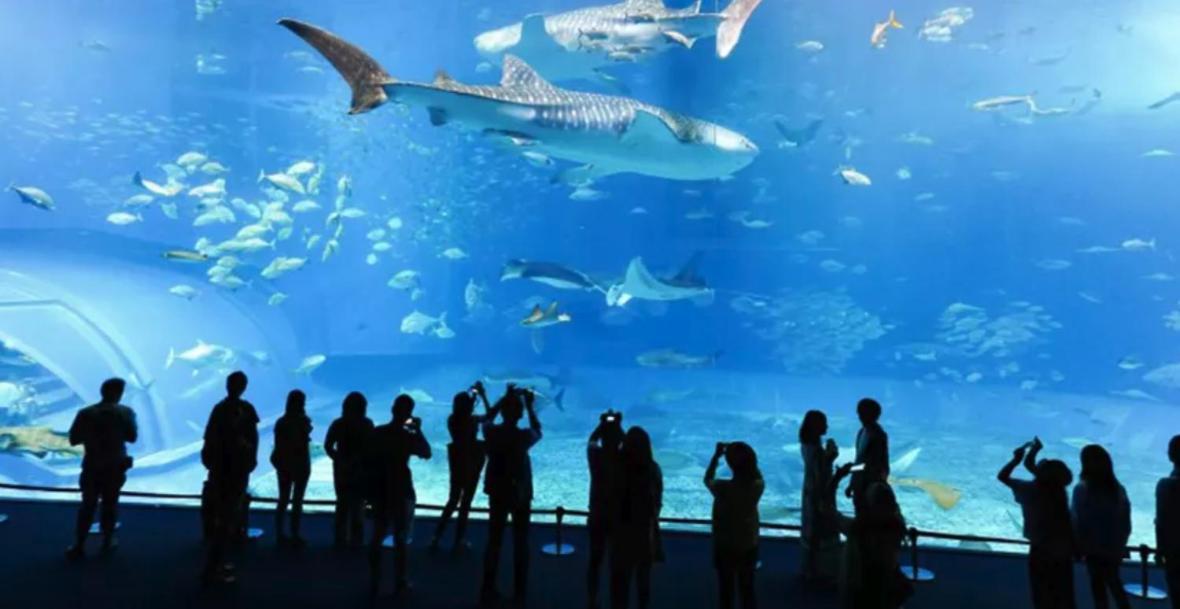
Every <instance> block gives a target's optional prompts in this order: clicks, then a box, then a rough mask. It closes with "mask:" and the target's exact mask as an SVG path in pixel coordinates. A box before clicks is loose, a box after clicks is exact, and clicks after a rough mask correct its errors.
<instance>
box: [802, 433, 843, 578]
mask: <svg viewBox="0 0 1180 609" xmlns="http://www.w3.org/2000/svg"><path fill="white" fill-rule="evenodd" d="M826 433H828V417H827V416H825V415H824V413H822V412H820V411H818V410H809V411H807V414H805V415H803V423H802V424H801V425H800V426H799V452H800V454H801V456H802V457H803V504H802V510H801V512H800V514H801V517H802V525H803V526H802V531H801V532H800V535H799V543H800V546H801V547H802V548H801V549H802V551H803V555H802V563H803V564H802V567H803V578H804V579H805V580H808V581H814V580H817V579H828V578H832V577H834V576H835V575H836V562H837V561H838V560H839V549H840V532H839V530H838V529H837V527H836V520H835V517H834V514H835V513H836V489H835V487H834V486H833V485H832V466H833V464H834V463H835V462H836V457H838V456H840V450H839V449H838V448H837V447H836V442H835V441H833V440H832V439H830V438H829V439H828V440H827V442H824V441H823V438H824V434H826Z"/></svg>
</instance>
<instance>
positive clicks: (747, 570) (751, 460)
mask: <svg viewBox="0 0 1180 609" xmlns="http://www.w3.org/2000/svg"><path fill="white" fill-rule="evenodd" d="M722 457H725V463H726V464H727V465H728V466H729V470H730V471H731V472H732V473H733V477H732V478H730V479H728V480H718V479H717V466H718V465H720V463H721V458H722ZM705 486H706V487H707V488H708V489H709V492H710V493H712V494H713V564H714V566H715V567H716V568H717V580H718V589H719V594H720V605H719V606H720V607H721V609H732V607H733V606H734V596H735V594H736V595H737V596H738V597H740V598H741V606H742V608H743V609H756V608H757V606H758V601H757V597H756V596H755V593H754V572H755V570H756V568H757V564H758V539H759V536H758V533H759V530H758V524H759V522H758V502H759V500H761V499H762V491H763V490H765V488H766V483H765V482H764V481H763V479H762V472H761V471H759V469H758V455H757V454H756V453H755V452H754V449H753V448H751V447H750V445H749V444H746V443H745V442H733V443H725V442H718V443H717V449H716V450H715V451H714V452H713V458H712V459H711V460H710V461H709V467H708V468H706V469H705Z"/></svg>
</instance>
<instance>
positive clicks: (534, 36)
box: [518, 13, 559, 46]
mask: <svg viewBox="0 0 1180 609" xmlns="http://www.w3.org/2000/svg"><path fill="white" fill-rule="evenodd" d="M518 45H519V46H559V45H558V44H557V41H556V40H554V39H553V36H551V35H550V34H549V30H547V29H545V15H542V14H541V13H533V14H532V15H528V16H526V17H525V18H524V20H523V21H521V22H520V42H519V43H518Z"/></svg>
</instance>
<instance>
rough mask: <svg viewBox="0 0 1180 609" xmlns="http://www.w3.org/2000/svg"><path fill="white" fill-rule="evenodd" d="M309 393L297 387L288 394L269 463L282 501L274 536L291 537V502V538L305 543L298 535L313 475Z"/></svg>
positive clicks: (292, 540)
mask: <svg viewBox="0 0 1180 609" xmlns="http://www.w3.org/2000/svg"><path fill="white" fill-rule="evenodd" d="M306 407H307V396H306V395H304V393H303V392H302V391H300V390H298V389H295V390H293V391H291V392H290V393H288V394H287V407H286V411H285V412H284V413H283V416H281V417H279V420H277V421H275V430H274V433H275V446H274V451H273V452H271V454H270V464H271V465H273V466H274V468H275V475H276V476H277V477H278V479H279V505H278V509H276V510H275V536H276V538H277V539H278V542H279V543H286V542H287V541H288V537H287V532H286V527H285V526H284V520H285V519H286V516H287V506H288V504H292V510H291V536H290V538H289V539H290V541H291V543H294V544H295V545H296V546H303V545H304V541H303V537H302V536H300V535H299V530H300V529H299V525H300V521H301V520H302V519H303V494H304V493H305V492H307V481H308V479H309V478H311V429H312V426H311V419H310V418H308V416H307V410H306Z"/></svg>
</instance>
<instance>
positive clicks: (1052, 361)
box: [0, 0, 1180, 543]
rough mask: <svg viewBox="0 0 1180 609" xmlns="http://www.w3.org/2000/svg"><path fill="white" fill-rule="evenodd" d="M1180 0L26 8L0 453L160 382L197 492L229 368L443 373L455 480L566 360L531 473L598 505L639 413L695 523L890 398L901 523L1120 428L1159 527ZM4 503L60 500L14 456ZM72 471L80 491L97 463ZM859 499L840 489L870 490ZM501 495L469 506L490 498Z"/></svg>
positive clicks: (164, 414)
mask: <svg viewBox="0 0 1180 609" xmlns="http://www.w3.org/2000/svg"><path fill="white" fill-rule="evenodd" d="M1178 25H1180V7H1178V6H1177V5H1175V4H1174V3H1168V2H1164V1H1157V0H1136V1H1130V2H1127V1H1124V2H1113V1H1110V0H1086V1H1082V2H1078V1H1076V0H1071V1H1066V0H1041V1H1038V2H1032V3H1029V2H1016V1H1014V0H1000V1H992V2H987V3H980V4H977V5H974V6H968V5H948V4H947V3H939V2H932V1H929V0H917V1H914V2H907V3H899V4H897V5H891V4H890V3H888V2H884V1H878V0H870V1H864V2H856V3H851V4H849V3H831V2H820V1H814V0H801V1H785V0H764V1H762V2H760V3H759V2H757V1H754V0H720V1H718V0H704V1H703V2H701V1H697V2H690V0H665V1H664V2H661V1H660V0H628V1H626V2H622V3H620V4H614V5H606V6H594V2H593V0H512V1H501V2H480V1H474V0H444V1H442V2H429V3H406V2H399V3H393V2H376V1H373V0H344V1H339V2H332V3H309V2H296V1H294V0H267V1H263V0H196V2H195V3H194V2H193V1H192V0H188V1H180V0H177V1H168V2H143V1H138V2H123V1H115V0H87V1H82V0H69V1H61V2H43V3H33V2H6V3H3V4H0V83H2V84H3V86H0V124H2V125H3V129H0V142H2V143H3V145H2V146H0V180H2V181H3V182H4V184H6V185H9V187H8V189H7V190H6V191H5V192H3V193H0V195H2V198H0V206H2V207H3V209H4V213H3V214H0V344H2V345H3V347H2V349H0V482H4V483H8V484H10V485H11V484H18V485H32V486H45V487H70V486H74V485H75V484H76V479H77V475H78V472H79V465H80V459H79V449H77V448H74V447H71V446H69V443H68V441H67V439H66V437H65V436H64V432H65V431H66V430H68V428H69V425H70V422H71V420H72V418H73V415H74V413H75V412H76V411H77V410H78V408H80V407H81V406H83V405H86V404H88V403H92V402H95V401H97V399H98V395H97V394H98V388H99V384H100V383H101V381H102V380H103V379H105V378H108V377H111V376H119V377H122V378H125V379H127V381H128V391H127V395H126V396H125V399H124V401H125V403H127V404H128V405H129V406H131V407H133V408H134V409H135V411H136V413H137V414H138V419H139V424H140V428H141V434H140V438H139V441H138V442H137V443H135V444H134V445H133V446H132V447H131V452H132V454H133V456H134V457H135V463H136V466H135V468H134V469H133V470H132V471H131V473H130V478H129V480H128V483H127V489H129V490H135V491H147V492H162V493H182V494H193V493H197V492H199V490H200V488H201V483H202V480H203V479H204V476H205V472H204V469H203V468H202V466H201V464H200V459H199V451H200V447H201V438H202V433H203V428H204V425H205V422H206V420H207V418H208V414H209V411H210V408H211V407H212V405H213V404H214V403H216V402H217V401H218V400H219V399H220V398H221V396H223V395H224V378H225V375H226V374H227V373H228V372H230V371H232V370H238V369H240V370H243V371H245V372H247V373H248V374H249V375H250V379H251V384H250V388H249V391H248V392H247V396H246V397H247V398H248V399H250V400H251V401H252V402H253V404H254V405H255V406H256V408H257V409H258V411H259V413H260V416H261V418H262V422H261V424H260V432H261V436H262V446H261V447H260V451H259V452H260V458H259V462H260V463H261V465H260V466H259V468H258V470H257V471H255V472H254V475H253V478H252V480H251V488H252V492H253V493H254V494H256V495H258V496H274V494H275V492H276V491H275V477H274V473H273V471H272V470H271V468H270V465H269V463H268V462H267V456H268V454H269V451H270V446H271V443H272V433H271V429H272V426H273V423H274V421H275V419H276V418H277V417H278V416H279V415H280V414H281V413H282V411H283V404H284V398H285V395H286V392H287V391H288V390H290V389H292V388H300V389H303V390H304V391H306V392H307V394H308V396H309V413H310V415H311V417H312V419H313V421H314V425H315V430H314V432H313V439H314V442H315V445H314V446H313V451H312V455H313V460H314V465H313V474H312V481H311V486H310V488H309V496H311V497H313V498H319V499H331V498H332V483H331V465H330V462H329V461H328V460H327V457H326V456H324V454H323V451H322V448H321V446H320V443H321V442H322V440H323V436H324V432H325V431H326V430H327V427H328V425H329V423H330V422H331V421H332V420H333V419H334V418H335V417H337V416H339V413H340V404H341V400H342V399H343V397H344V395H345V394H346V393H347V392H349V391H361V392H364V393H365V394H366V395H367V396H368V398H369V415H370V416H371V417H372V418H373V419H374V420H375V421H377V422H378V423H383V422H385V421H387V420H389V417H390V408H389V407H390V404H391V403H392V401H393V399H394V397H396V396H397V395H399V394H401V393H408V394H409V395H411V396H412V397H413V398H414V399H415V400H416V402H417V409H416V412H415V414H416V415H418V416H420V417H422V419H423V421H424V433H425V434H426V436H427V438H428V439H429V441H430V442H431V444H433V445H434V447H435V450H434V455H435V458H434V459H432V460H429V461H419V462H415V463H414V464H413V468H414V472H415V477H416V480H417V485H418V489H419V493H418V496H419V500H420V501H421V502H423V503H427V504H439V503H442V502H443V501H445V498H446V493H447V490H448V484H447V466H446V459H445V458H443V455H445V454H446V451H445V445H446V443H447V441H448V438H447V433H446V424H445V420H446V416H447V415H448V414H449V412H450V402H451V398H452V396H453V395H454V394H455V393H457V392H460V391H464V390H466V389H467V388H468V387H469V386H470V385H471V384H472V383H473V382H474V381H476V380H482V381H483V382H484V383H485V384H486V385H487V386H488V387H489V390H490V393H491V394H492V398H493V399H495V398H496V397H498V396H499V395H500V393H501V392H502V391H503V388H504V386H505V384H507V383H516V384H518V385H520V386H523V387H529V388H533V389H535V390H536V391H537V393H538V395H539V398H538V402H539V406H540V418H541V421H542V423H543V426H544V439H543V440H542V441H541V443H540V444H539V445H538V446H537V447H536V448H535V449H534V453H533V460H534V471H535V479H536V484H535V486H536V489H537V490H536V499H535V504H534V505H535V506H536V507H538V508H552V507H555V506H558V505H561V506H565V507H566V508H570V509H576V508H584V507H585V505H586V502H587V486H588V478H587V474H586V464H585V446H586V440H587V437H588V436H589V434H590V433H591V431H592V430H593V429H594V427H595V426H596V424H597V422H598V417H599V414H600V413H601V412H603V411H604V410H606V409H608V408H614V409H618V410H621V411H622V412H623V413H624V424H625V425H627V426H631V425H639V426H642V427H644V428H645V429H646V430H647V431H648V432H649V433H650V434H651V437H652V440H653V443H654V447H655V454H656V459H657V461H658V462H659V464H660V465H661V467H662V469H663V474H664V478H665V488H666V491H665V496H664V507H663V514H664V515H665V516H678V517H698V518H708V517H709V507H708V506H709V502H708V500H707V494H706V490H705V488H704V487H703V485H702V482H701V480H702V475H703V472H704V468H705V466H706V464H707V463H708V460H709V457H710V456H711V454H712V452H713V449H714V445H715V443H716V442H718V441H734V440H744V441H746V442H748V443H750V444H751V445H752V446H753V447H754V448H755V450H756V451H757V453H758V457H759V461H760V466H761V469H762V471H763V473H764V475H765V478H766V493H765V495H764V496H763V498H762V503H761V514H762V519H763V520H764V521H766V522H781V523H793V522H797V521H798V508H797V506H798V504H799V501H800V495H801V490H802V489H801V485H802V466H801V459H800V452H799V441H798V427H799V423H800V421H801V419H802V417H803V414H804V413H805V412H806V411H807V410H810V409H821V410H824V411H825V412H826V413H827V414H828V417H829V420H830V423H831V429H830V437H832V438H833V439H834V440H836V442H837V443H838V445H839V447H840V457H839V460H838V462H845V461H848V460H851V459H852V457H853V455H854V452H855V449H854V445H855V439H856V433H857V430H858V427H859V423H858V422H857V419H856V414H855V405H856V402H857V400H858V399H860V398H862V397H865V396H872V397H875V398H876V399H878V400H879V401H880V402H881V403H882V404H883V406H884V413H885V414H884V417H883V423H884V426H885V428H886V430H887V431H888V433H889V436H890V444H891V450H892V456H891V458H892V459H893V473H892V475H893V482H894V485H895V486H896V487H897V489H898V495H899V500H900V503H901V506H902V509H903V511H904V514H905V517H906V519H907V521H908V522H909V523H911V524H913V525H915V526H918V527H921V528H923V529H928V530H938V531H946V532H957V533H974V534H988V535H996V536H1002V537H1018V536H1019V534H1020V513H1019V510H1018V509H1017V507H1016V505H1015V504H1014V502H1013V501H1012V497H1011V495H1010V492H1009V491H1007V490H1006V489H1005V488H1004V487H1003V486H1002V485H1000V484H999V483H998V482H997V481H996V480H995V473H996V471H997V470H998V469H999V468H1000V466H1001V465H1003V464H1004V463H1005V462H1006V461H1007V460H1008V459H1009V457H1010V455H1011V452H1012V450H1013V449H1014V448H1015V447H1017V446H1019V445H1021V444H1023V443H1025V442H1027V441H1029V440H1031V439H1032V438H1033V437H1034V436H1039V437H1040V438H1041V439H1042V440H1043V441H1044V443H1045V445H1046V448H1045V450H1044V455H1045V456H1046V457H1055V458H1060V459H1064V460H1065V461H1066V462H1067V463H1068V464H1069V465H1070V466H1071V468H1073V470H1074V471H1075V473H1076V472H1077V471H1078V469H1079V465H1078V457H1077V455H1078V451H1079V449H1080V448H1081V447H1082V446H1084V445H1087V444H1092V443H1093V444H1101V445H1103V446H1105V447H1107V448H1108V449H1109V450H1110V451H1111V453H1112V454H1113V456H1114V461H1115V465H1116V470H1117V473H1118V475H1119V476H1120V478H1121V480H1122V482H1123V483H1124V485H1125V486H1126V488H1127V491H1128V494H1129V496H1130V499H1131V502H1132V504H1133V523H1134V533H1133V536H1132V541H1133V543H1140V542H1145V543H1152V542H1153V541H1154V536H1153V535H1152V516H1153V510H1154V505H1153V501H1154V495H1153V490H1154V484H1155V480H1156V479H1157V478H1158V477H1160V476H1161V475H1165V474H1166V473H1167V472H1168V471H1170V465H1169V464H1168V463H1167V460H1166V456H1165V447H1166V444H1167V442H1168V440H1169V438H1170V437H1171V435H1172V434H1174V433H1177V432H1178V431H1180V409H1178V404H1180V350H1177V347H1176V345H1177V344H1178V339H1180V284H1178V283H1177V281H1176V275H1177V274H1180V263H1178V262H1177V260H1176V255H1175V252H1176V249H1175V248H1176V246H1177V243H1176V242H1173V241H1172V240H1171V238H1172V237H1174V236H1175V235H1176V234H1177V232H1180V206H1177V205H1176V204H1175V198H1176V193H1175V192H1174V191H1175V190H1176V189H1175V185H1174V183H1175V176H1176V175H1177V171H1178V169H1180V158H1178V157H1177V156H1176V155H1175V154H1174V151H1176V150H1180V148H1178V147H1180V143H1178V140H1177V136H1178V135H1180V93H1178V92H1177V91H1178V90H1180V81H1178V80H1176V79H1175V78H1174V77H1173V76H1172V75H1171V74H1170V72H1169V70H1168V69H1167V66H1171V65H1174V64H1175V63H1176V62H1178V61H1180V42H1177V40H1176V37H1175V31H1176V29H1177V26H1178ZM3 492H4V494H5V495H8V496H29V495H37V493H35V492H33V491H25V490H14V489H11V488H10V489H7V490H4V491H3ZM67 497H68V496H67ZM844 501H845V500H844V499H843V497H841V505H842V506H843V507H845V508H847V507H848V504H847V503H844ZM483 502H484V498H483V497H482V496H480V497H479V498H477V501H476V504H477V505H481V504H483Z"/></svg>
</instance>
